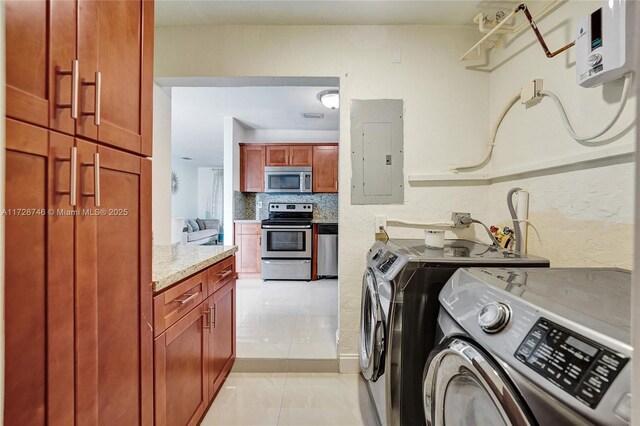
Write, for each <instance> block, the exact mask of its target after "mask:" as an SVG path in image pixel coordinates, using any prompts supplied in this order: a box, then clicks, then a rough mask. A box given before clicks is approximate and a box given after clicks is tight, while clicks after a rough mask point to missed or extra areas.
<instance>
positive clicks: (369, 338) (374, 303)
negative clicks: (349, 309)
mask: <svg viewBox="0 0 640 426" xmlns="http://www.w3.org/2000/svg"><path fill="white" fill-rule="evenodd" d="M360 368H361V370H362V374H363V375H364V377H365V378H366V379H367V380H371V381H373V382H375V381H376V380H378V377H380V376H381V375H382V373H383V372H384V319H383V317H382V308H381V307H380V301H379V299H378V290H377V287H376V278H375V275H374V273H373V271H372V270H371V269H367V271H366V272H365V274H364V277H363V279H362V312H361V314H360Z"/></svg>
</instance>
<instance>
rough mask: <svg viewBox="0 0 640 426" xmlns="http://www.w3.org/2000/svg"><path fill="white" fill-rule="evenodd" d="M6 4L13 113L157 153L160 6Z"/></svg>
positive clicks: (148, 1) (81, 1)
mask: <svg viewBox="0 0 640 426" xmlns="http://www.w3.org/2000/svg"><path fill="white" fill-rule="evenodd" d="M5 7H6V36H7V38H6V46H7V47H6V50H7V58H8V60H7V82H6V84H7V86H6V87H7V116H9V117H12V118H15V119H18V120H22V121H26V122H29V123H33V124H36V125H39V126H42V127H48V128H51V129H54V130H57V131H60V132H64V133H68V134H71V135H73V134H76V135H79V136H82V137H84V138H88V139H92V140H97V141H98V142H100V143H104V144H109V145H112V146H115V147H118V148H122V149H125V150H128V151H131V152H135V153H141V154H144V155H147V156H150V155H151V145H152V143H151V125H152V123H151V118H152V117H151V111H152V96H153V81H152V79H153V1H152V0H137V1H91V0H76V1H73V0H69V1H57V0H49V1H17V0H10V1H7V2H6V6H5ZM76 35H77V36H76Z"/></svg>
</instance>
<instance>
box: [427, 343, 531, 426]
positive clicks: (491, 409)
mask: <svg viewBox="0 0 640 426" xmlns="http://www.w3.org/2000/svg"><path fill="white" fill-rule="evenodd" d="M423 401H424V412H425V416H426V419H427V425H434V426H442V425H492V426H498V425H517V426H520V425H522V426H528V425H535V424H536V422H535V420H532V417H531V415H530V414H529V410H528V408H527V407H526V406H525V405H524V402H523V401H522V398H521V397H520V396H519V394H518V393H517V392H516V391H515V388H514V387H513V386H512V385H511V384H510V381H509V379H508V378H507V377H506V375H505V374H504V373H503V372H502V371H501V370H500V369H499V368H498V367H497V365H496V364H494V363H493V362H491V361H490V359H489V357H488V356H487V355H485V354H484V353H483V352H482V351H480V350H479V349H477V348H476V347H474V346H473V345H472V344H470V343H468V342H466V341H464V340H461V339H457V338H452V339H448V340H446V341H445V342H444V344H442V345H441V346H439V347H438V348H437V349H435V350H434V351H433V352H432V354H431V356H430V357H429V361H428V362H427V366H426V371H425V377H424V382H423Z"/></svg>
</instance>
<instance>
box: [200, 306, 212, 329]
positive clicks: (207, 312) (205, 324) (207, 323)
mask: <svg viewBox="0 0 640 426" xmlns="http://www.w3.org/2000/svg"><path fill="white" fill-rule="evenodd" d="M204 315H205V316H206V315H209V319H207V318H205V321H203V323H202V328H208V329H209V333H211V308H209V309H206V310H205V311H204Z"/></svg>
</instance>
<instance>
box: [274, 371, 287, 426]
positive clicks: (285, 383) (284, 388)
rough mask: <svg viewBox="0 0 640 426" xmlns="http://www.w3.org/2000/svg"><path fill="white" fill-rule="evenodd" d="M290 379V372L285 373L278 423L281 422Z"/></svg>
mask: <svg viewBox="0 0 640 426" xmlns="http://www.w3.org/2000/svg"><path fill="white" fill-rule="evenodd" d="M288 380H289V373H288V372H287V373H285V376H284V386H283V387H282V396H281V397H280V408H279V409H278V420H277V421H276V425H279V424H280V416H281V415H282V406H283V405H284V394H285V392H286V391H287V381H288Z"/></svg>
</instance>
